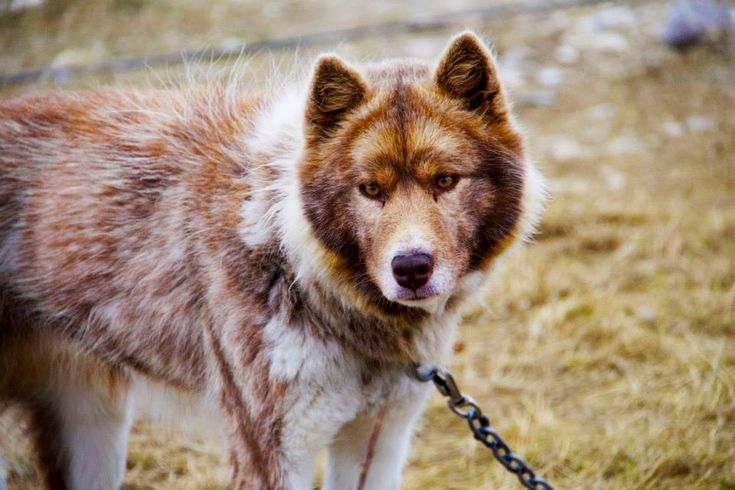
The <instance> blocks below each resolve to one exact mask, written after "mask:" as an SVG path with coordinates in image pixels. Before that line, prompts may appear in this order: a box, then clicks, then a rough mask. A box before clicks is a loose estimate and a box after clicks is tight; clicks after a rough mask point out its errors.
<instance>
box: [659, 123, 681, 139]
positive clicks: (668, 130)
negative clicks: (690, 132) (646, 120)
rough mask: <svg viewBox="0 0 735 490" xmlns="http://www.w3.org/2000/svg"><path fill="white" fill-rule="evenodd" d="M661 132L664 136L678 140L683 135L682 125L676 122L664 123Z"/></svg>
mask: <svg viewBox="0 0 735 490" xmlns="http://www.w3.org/2000/svg"><path fill="white" fill-rule="evenodd" d="M661 130H662V131H663V132H664V134H665V135H666V136H669V137H671V138H678V137H679V136H681V135H683V134H684V125H682V124H681V123H679V122H676V121H666V122H665V123H663V124H662V125H661Z"/></svg>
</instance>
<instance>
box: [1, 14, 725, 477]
mask: <svg viewBox="0 0 735 490" xmlns="http://www.w3.org/2000/svg"><path fill="white" fill-rule="evenodd" d="M734 7H735V5H734V4H733V2H722V3H720V4H717V3H716V2H714V1H712V2H710V1H704V0H700V1H686V2H684V1H680V2H668V1H663V0H647V1H644V0H637V1H625V2H601V1H595V0H576V1H575V0H561V1H559V0H557V1H543V0H537V1H507V0H506V1H503V2H501V1H496V0H486V1H472V0H457V1H452V2H447V1H439V0H429V1H421V2H420V1H417V0H403V1H399V0H394V1H390V2H377V1H375V2H364V3H357V2H343V1H337V0H290V1H275V0H274V1H256V0H206V1H205V0H161V1H153V0H64V1H62V0H56V1H55V0H45V1H44V0H0V97H1V98H7V97H11V96H14V95H18V94H22V93H27V92H37V91H44V90H49V89H57V90H70V89H86V88H94V87H99V86H103V85H104V86H108V85H112V86H122V87H140V86H144V87H150V86H159V85H165V86H170V85H175V84H176V81H177V80H179V79H181V78H183V77H184V75H185V72H186V71H187V70H188V71H191V70H192V69H193V70H198V69H199V68H200V67H201V69H202V70H204V71H206V70H208V68H206V67H207V66H209V65H212V64H214V65H216V66H218V67H223V68H225V69H227V68H228V67H231V66H233V63H234V62H235V60H236V59H237V58H236V57H235V56H233V55H236V54H238V53H241V54H242V56H243V57H244V58H245V59H247V60H248V62H247V63H239V64H237V66H236V70H238V71H242V72H243V74H242V78H243V81H244V82H245V84H246V85H247V86H250V87H252V88H253V89H260V88H262V87H267V86H268V79H269V77H273V76H276V77H278V74H279V73H283V74H286V73H290V72H291V71H292V70H293V67H294V66H302V67H304V66H308V63H309V62H310V60H311V59H313V57H314V55H315V54H316V53H319V52H321V51H326V50H328V51H337V52H338V53H340V54H342V55H344V56H345V57H347V58H348V59H351V60H353V61H364V60H370V59H379V58H382V57H386V56H410V57H419V58H426V59H429V60H431V59H434V58H436V57H437V56H438V54H439V53H440V52H441V50H442V49H443V48H444V46H445V44H446V42H447V40H448V38H449V37H450V36H451V35H452V34H453V33H455V32H457V31H458V30H460V29H463V28H471V29H474V30H475V31H477V32H478V33H480V34H481V35H482V36H484V37H485V38H486V39H488V40H490V41H492V43H493V44H494V48H495V50H496V52H497V54H498V59H499V63H500V69H501V77H502V79H503V80H504V82H505V83H506V86H507V87H508V88H509V90H510V92H511V97H512V100H513V101H514V102H515V107H516V112H517V115H518V118H519V120H520V121H521V123H522V124H523V126H524V127H525V129H526V131H527V134H528V142H529V150H530V153H531V154H532V155H533V157H534V158H535V159H536V160H537V161H538V163H539V166H540V167H541V169H542V170H543V172H544V173H545V174H546V175H547V176H548V178H549V181H550V192H551V201H550V203H549V206H548V211H547V213H546V215H545V218H544V220H543V222H542V224H541V227H540V230H539V234H538V235H537V237H536V239H535V241H534V243H532V244H530V245H529V246H528V247H526V248H525V249H524V250H523V251H521V252H520V253H519V254H517V255H516V256H515V257H513V258H512V259H511V260H510V261H509V262H508V264H507V267H506V268H505V270H504V271H503V272H502V273H501V274H500V275H499V277H498V278H497V281H496V284H495V286H494V288H493V290H492V291H491V293H490V294H489V295H488V297H487V298H486V299H487V301H486V304H483V305H481V306H478V307H477V308H476V309H474V310H473V311H472V312H471V313H470V314H468V315H467V317H466V318H465V322H464V324H463V326H462V334H461V336H460V339H461V340H460V341H458V342H457V344H456V345H455V351H456V357H455V359H454V361H453V363H452V365H451V366H450V368H451V369H452V371H453V372H454V374H455V377H456V378H457V380H458V382H459V383H460V386H461V387H462V388H463V390H464V391H466V392H467V393H469V394H471V395H472V396H473V397H474V398H475V399H476V400H477V401H478V402H479V404H480V405H481V406H482V407H484V408H486V411H487V412H488V414H489V415H490V418H491V420H492V422H493V424H494V425H495V426H496V427H497V428H498V429H499V431H500V433H501V434H503V436H504V437H505V438H506V439H507V441H508V442H509V444H511V445H512V446H513V447H514V449H516V450H517V451H518V452H519V453H520V454H521V455H523V456H525V457H526V459H527V460H528V461H529V462H530V463H532V464H533V465H534V467H535V468H536V469H537V470H538V471H539V472H540V473H541V474H542V475H545V476H547V477H548V479H549V480H550V481H551V482H552V483H554V484H555V486H556V487H557V488H558V489H590V488H596V489H633V488H635V489H646V488H657V489H659V488H667V489H668V488H681V489H700V488H701V489H719V490H733V489H735V55H734V54H733V37H732V35H731V34H732V32H730V35H728V32H729V31H731V29H732V28H731V26H732V15H733V8H734ZM212 48H214V49H212ZM182 51H183V52H184V54H181V52H182ZM196 60H201V61H202V62H203V63H199V62H197V61H196ZM180 61H186V66H188V68H185V67H184V65H182V64H180V63H179V62H180ZM274 74H275V75H274ZM0 411H2V408H1V407H0ZM24 431H25V426H24V420H23V417H22V414H18V413H15V412H13V411H11V410H8V409H6V410H4V411H3V412H2V414H0V448H2V451H3V452H5V454H6V459H7V461H6V469H5V471H6V473H7V479H8V483H9V487H10V489H32V488H38V485H39V480H38V475H37V471H36V469H35V466H34V462H33V457H32V455H31V454H30V453H29V451H28V446H27V445H26V442H25V437H24ZM125 488H127V489H183V488H187V489H188V488H192V489H194V488H196V489H219V488H229V487H228V466H227V457H226V452H225V451H224V450H223V446H222V442H221V441H219V440H218V439H217V438H215V437H209V436H208V435H207V434H206V433H204V434H198V435H194V436H192V435H186V434H181V433H179V432H177V431H176V430H172V429H169V428H163V427H161V426H160V425H159V424H156V423H153V422H150V421H145V420H141V421H139V422H138V423H137V424H136V425H135V428H134V432H133V434H132V437H131V442H130V447H129V458H128V471H127V478H126V483H125ZM404 488H406V489H411V490H413V489H416V490H417V489H426V488H438V489H476V488H499V489H506V488H507V489H513V488H518V486H517V482H516V481H515V480H514V477H513V476H512V475H508V474H506V473H505V471H504V470H503V469H502V468H501V467H500V466H499V465H498V464H496V463H495V462H494V461H493V460H492V459H491V455H490V454H489V452H488V451H487V450H486V449H485V448H483V447H482V446H481V445H479V444H478V443H477V442H476V441H474V440H473V439H472V438H471V437H470V435H469V433H468V431H467V428H466V426H465V424H464V423H463V422H462V421H461V420H459V419H457V418H456V417H454V416H453V415H452V414H450V413H449V412H448V411H447V409H446V406H445V403H444V402H443V400H442V399H441V397H439V396H438V395H434V396H432V398H431V401H430V404H429V407H428V410H427V413H426V415H425V417H424V419H423V423H422V424H421V427H420V429H419V430H418V432H417V435H416V438H415V444H414V449H413V452H412V456H411V459H410V462H409V465H408V467H407V469H406V471H405V483H404Z"/></svg>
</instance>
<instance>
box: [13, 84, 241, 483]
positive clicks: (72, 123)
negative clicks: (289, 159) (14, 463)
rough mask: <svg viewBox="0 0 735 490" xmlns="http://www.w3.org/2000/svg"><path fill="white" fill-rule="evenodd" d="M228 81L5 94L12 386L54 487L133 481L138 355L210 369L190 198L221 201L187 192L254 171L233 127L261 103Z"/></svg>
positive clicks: (172, 371) (184, 379)
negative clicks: (131, 399) (234, 96)
mask: <svg viewBox="0 0 735 490" xmlns="http://www.w3.org/2000/svg"><path fill="white" fill-rule="evenodd" d="M225 97H227V95H226V93H225V91H224V90H223V89H220V88H217V87H211V88H209V89H202V90H201V91H191V92H189V93H180V92H166V93H163V92H148V93H124V92H113V91H108V92H93V93H86V94H83V95H77V94H62V93H58V94H51V95H44V96H27V97H23V98H20V99H17V100H14V101H12V102H9V103H6V104H5V105H0V400H3V399H4V400H5V401H6V402H7V401H8V400H9V401H10V402H11V403H14V404H19V405H21V406H23V407H24V408H25V409H26V410H27V412H28V413H29V415H30V417H31V427H32V434H34V436H35V439H36V446H37V448H38V452H39V457H40V459H41V462H42V465H41V466H42V468H44V471H45V477H46V481H47V484H48V485H49V487H50V488H65V486H69V487H71V488H114V487H116V486H118V485H119V484H120V482H121V480H120V479H121V477H122V474H123V471H124V468H123V467H121V466H120V464H121V463H120V462H121V461H122V462H124V459H125V458H124V451H125V441H126V438H127V430H128V428H129V423H130V414H129V407H128V401H127V396H126V394H127V391H128V389H129V379H128V373H127V372H126V371H125V369H124V368H122V366H123V364H128V365H129V364H130V362H132V363H133V365H134V366H135V368H136V369H137V370H139V371H141V372H143V373H146V374H147V375H149V376H152V377H153V378H158V379H162V380H163V381H168V382H173V383H174V384H175V385H178V386H183V387H187V388H200V387H201V384H202V383H203V372H204V359H203V352H202V350H203V347H202V342H203V341H202V337H201V336H202V333H201V328H197V327H196V326H195V325H193V323H194V322H196V321H198V320H199V318H200V314H199V309H200V308H201V305H202V302H203V301H204V295H205V293H204V292H203V290H202V289H201V288H200V287H199V284H197V281H196V277H197V275H196V271H195V270H194V268H195V265H194V264H193V262H192V260H191V257H192V256H193V255H194V254H195V251H194V250H193V247H195V246H196V244H195V243H193V242H192V240H191V236H192V235H191V233H189V231H191V228H192V227H193V226H196V224H195V223H192V222H191V220H192V219H195V218H193V216H195V215H196V213H192V212H189V211H191V210H192V209H193V208H197V207H200V206H201V207H206V206H205V205H204V204H203V203H197V202H195V201H192V200H191V199H189V197H188V196H189V195H191V191H192V190H193V189H196V188H197V186H208V185H211V183H212V182H211V181H212V179H214V178H215V177H213V175H215V174H216V175H222V174H231V175H233V176H234V175H235V174H236V173H238V172H239V173H240V174H242V176H243V177H245V176H246V172H245V170H244V166H242V165H241V163H242V162H234V161H233V160H232V158H231V155H233V154H235V149H234V148H227V147H226V146H224V145H223V144H222V143H221V142H222V141H223V138H222V135H223V131H228V130H229V131H232V132H237V131H245V130H246V124H247V118H246V117H245V116H247V114H248V112H249V111H251V106H252V105H251V104H250V103H248V102H246V101H236V100H228V101H225V100H224V98H225ZM235 104H236V105H237V109H238V111H237V113H235V112H234V111H233V112H232V113H230V114H227V111H230V110H233V109H234V107H233V105H235ZM228 116H229V117H228ZM236 116H237V117H238V118H239V119H237V120H235V117H236ZM227 124H231V126H230V127H228V126H227ZM226 140H227V141H228V142H233V141H237V139H236V138H226ZM238 150H240V149H238ZM228 152H231V153H228ZM239 154H242V152H240V153H239ZM212 165H216V166H217V169H216V172H213V171H212V169H211V168H208V167H210V166H212ZM197 194H198V195H200V196H201V197H202V199H205V197H204V194H203V193H201V192H199V193H197ZM82 344H83V345H84V349H81V348H79V345H82ZM90 348H91V349H92V351H93V354H90V353H89V350H90ZM85 352H86V353H85ZM134 359H135V360H134ZM139 360H145V361H144V362H141V361H139ZM111 447H112V448H116V450H113V451H110V450H109V448H111ZM120 453H122V455H121V454H120ZM121 456H122V457H121ZM70 469H71V470H70ZM68 475H76V478H77V479H76V481H72V480H70V479H69V478H68ZM84 475H106V476H105V478H107V479H105V480H104V481H102V480H93V479H87V480H85V479H84V478H85V476H84ZM90 478H92V477H91V476H90Z"/></svg>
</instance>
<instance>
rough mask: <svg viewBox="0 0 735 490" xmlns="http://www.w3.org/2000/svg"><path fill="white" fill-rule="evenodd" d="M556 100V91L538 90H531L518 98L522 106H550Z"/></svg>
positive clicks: (518, 103) (519, 104) (518, 102)
mask: <svg viewBox="0 0 735 490" xmlns="http://www.w3.org/2000/svg"><path fill="white" fill-rule="evenodd" d="M554 102H556V92H553V91H551V90H538V91H536V92H529V93H527V94H523V95H522V96H520V97H518V98H517V105H518V106H521V107H549V106H551V105H553V104H554Z"/></svg>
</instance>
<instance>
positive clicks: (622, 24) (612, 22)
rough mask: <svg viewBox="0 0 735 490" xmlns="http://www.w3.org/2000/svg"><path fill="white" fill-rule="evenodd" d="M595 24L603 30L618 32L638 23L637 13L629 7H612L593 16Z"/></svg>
mask: <svg viewBox="0 0 735 490" xmlns="http://www.w3.org/2000/svg"><path fill="white" fill-rule="evenodd" d="M593 18H594V20H595V24H596V26H597V28H598V29H601V30H616V29H623V28H626V27H631V26H634V25H635V24H636V22H637V21H638V19H637V17H636V15H635V13H633V11H632V10H631V9H629V8H627V7H610V8H605V9H601V10H599V11H598V12H596V13H595V14H594V16H593Z"/></svg>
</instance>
